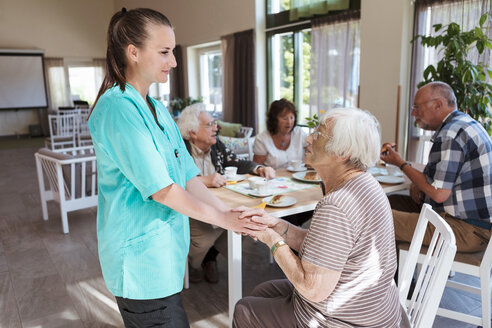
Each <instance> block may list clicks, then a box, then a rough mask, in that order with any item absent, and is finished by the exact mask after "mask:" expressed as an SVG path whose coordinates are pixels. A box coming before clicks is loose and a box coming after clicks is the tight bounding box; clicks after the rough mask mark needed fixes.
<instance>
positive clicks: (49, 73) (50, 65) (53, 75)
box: [44, 58, 71, 110]
mask: <svg viewBox="0 0 492 328" xmlns="http://www.w3.org/2000/svg"><path fill="white" fill-rule="evenodd" d="M44 69H45V71H46V79H47V82H48V90H49V93H48V98H49V99H48V101H49V105H50V110H57V108H58V107H60V106H70V105H71V100H70V86H69V84H68V81H67V79H66V75H65V68H64V65H63V58H45V59H44Z"/></svg>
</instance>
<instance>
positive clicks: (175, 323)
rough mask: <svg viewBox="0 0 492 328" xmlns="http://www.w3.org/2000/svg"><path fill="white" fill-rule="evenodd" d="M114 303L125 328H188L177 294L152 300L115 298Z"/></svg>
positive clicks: (179, 297) (179, 296)
mask: <svg viewBox="0 0 492 328" xmlns="http://www.w3.org/2000/svg"><path fill="white" fill-rule="evenodd" d="M116 302H117V303H118V308H119V310H120V313H121V316H122V317H123V322H124V323H125V327H126V328H147V327H155V328H188V327H190V324H189V323H188V318H187V317H186V312H185V310H184V308H183V304H182V303H181V295H180V294H179V293H178V294H174V295H171V296H168V297H164V298H158V299H153V300H133V299H129V298H122V297H116Z"/></svg>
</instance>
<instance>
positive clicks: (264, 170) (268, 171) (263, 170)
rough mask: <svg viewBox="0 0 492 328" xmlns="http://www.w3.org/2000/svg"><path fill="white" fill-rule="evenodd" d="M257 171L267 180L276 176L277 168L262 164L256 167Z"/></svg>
mask: <svg viewBox="0 0 492 328" xmlns="http://www.w3.org/2000/svg"><path fill="white" fill-rule="evenodd" d="M256 173H257V174H258V175H260V176H262V177H264V178H265V179H267V180H270V179H273V178H275V170H274V169H273V168H271V167H270V166H260V167H258V168H257V169H256Z"/></svg>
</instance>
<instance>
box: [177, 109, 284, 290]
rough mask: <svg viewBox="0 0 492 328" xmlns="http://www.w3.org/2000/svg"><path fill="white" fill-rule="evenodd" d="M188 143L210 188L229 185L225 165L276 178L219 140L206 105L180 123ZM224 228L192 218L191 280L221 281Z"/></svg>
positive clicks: (186, 112) (189, 111) (186, 113)
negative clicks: (219, 271) (238, 155)
mask: <svg viewBox="0 0 492 328" xmlns="http://www.w3.org/2000/svg"><path fill="white" fill-rule="evenodd" d="M177 124H178V128H179V131H180V132H181V135H182V136H183V139H185V145H186V148H187V149H188V152H189V153H190V154H191V157H192V158H193V160H194V162H195V164H196V166H197V167H198V169H199V170H200V174H199V176H198V178H199V179H200V180H202V182H203V183H204V184H205V185H206V186H207V187H209V188H210V187H214V188H216V187H222V186H223V185H225V184H226V181H227V180H226V178H225V176H224V175H223V174H224V168H225V167H227V166H234V167H237V172H238V173H239V174H245V173H251V174H258V175H261V176H262V177H265V178H267V179H271V178H274V177H275V170H274V169H272V168H271V167H268V166H263V165H259V164H257V163H255V162H253V161H248V160H241V159H238V158H237V157H236V154H235V153H234V152H233V151H232V150H230V149H228V148H227V147H226V146H225V145H224V144H223V143H222V142H221V141H220V140H218V139H217V122H216V121H215V120H214V119H213V118H212V116H211V115H210V114H209V113H208V112H207V110H206V108H205V105H204V104H202V103H196V104H193V105H190V106H188V107H186V108H185V109H184V110H183V111H182V112H181V115H180V117H179V120H178V122H177ZM224 232H225V230H224V229H222V228H219V227H216V226H212V225H210V224H207V223H204V222H200V221H197V220H194V219H192V218H190V237H191V240H190V252H189V255H188V258H189V269H190V270H189V279H190V281H191V282H199V281H201V280H202V270H201V268H204V271H205V279H206V280H207V281H208V282H211V283H216V282H217V281H218V280H219V276H218V271H217V262H216V257H217V255H218V254H219V253H221V254H223V255H227V234H225V233H224Z"/></svg>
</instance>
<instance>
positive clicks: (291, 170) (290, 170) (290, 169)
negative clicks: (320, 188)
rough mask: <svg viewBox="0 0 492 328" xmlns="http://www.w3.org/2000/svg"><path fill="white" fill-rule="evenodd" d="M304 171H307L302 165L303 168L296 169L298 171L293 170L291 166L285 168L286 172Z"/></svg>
mask: <svg viewBox="0 0 492 328" xmlns="http://www.w3.org/2000/svg"><path fill="white" fill-rule="evenodd" d="M306 170H307V168H306V167H305V166H304V165H303V166H301V167H300V168H298V169H295V168H293V167H292V166H288V167H287V171H289V172H302V171H306Z"/></svg>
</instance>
